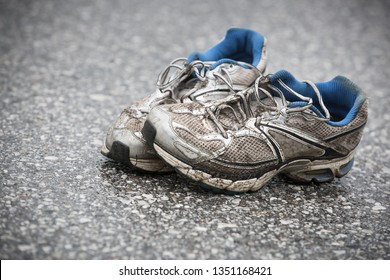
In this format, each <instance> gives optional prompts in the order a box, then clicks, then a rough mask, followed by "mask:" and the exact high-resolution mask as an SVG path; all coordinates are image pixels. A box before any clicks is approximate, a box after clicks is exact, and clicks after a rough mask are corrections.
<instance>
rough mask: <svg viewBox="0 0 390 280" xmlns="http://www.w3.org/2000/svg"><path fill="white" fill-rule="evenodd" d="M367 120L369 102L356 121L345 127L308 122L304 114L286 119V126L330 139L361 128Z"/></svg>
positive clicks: (361, 109) (362, 108)
mask: <svg viewBox="0 0 390 280" xmlns="http://www.w3.org/2000/svg"><path fill="white" fill-rule="evenodd" d="M366 120H367V102H365V103H364V104H363V105H362V107H361V108H360V110H359V113H358V114H357V115H356V117H355V119H354V120H353V121H351V122H350V123H349V124H347V125H345V126H339V127H337V126H332V125H329V124H327V123H326V122H323V121H319V120H315V119H313V120H310V121H308V120H306V119H305V118H304V117H303V116H302V114H292V115H290V116H288V117H287V118H286V125H288V126H290V127H294V128H297V129H300V130H302V131H304V132H306V133H309V134H312V135H314V136H316V137H318V138H321V139H323V138H328V137H331V136H332V135H334V134H337V133H340V132H342V131H345V130H347V129H349V128H351V127H354V126H359V125H362V124H363V123H365V122H366Z"/></svg>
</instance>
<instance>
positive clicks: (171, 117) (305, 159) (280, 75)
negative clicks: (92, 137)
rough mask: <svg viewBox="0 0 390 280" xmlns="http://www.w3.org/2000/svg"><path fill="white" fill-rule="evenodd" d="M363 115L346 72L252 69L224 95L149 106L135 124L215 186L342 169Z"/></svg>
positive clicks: (192, 174) (318, 176) (250, 185)
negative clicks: (243, 86)
mask: <svg viewBox="0 0 390 280" xmlns="http://www.w3.org/2000/svg"><path fill="white" fill-rule="evenodd" d="M366 122H367V100H366V96H365V95H364V93H363V92H362V90H361V89H360V88H358V87H357V86H356V85H355V84H354V83H352V82H351V81H350V80H348V79H347V78H345V77H342V76H337V77H336V78H334V79H332V80H330V81H328V82H322V83H316V84H315V83H313V82H310V81H304V82H300V81H297V80H296V79H295V78H294V77H293V76H292V75H291V74H290V73H289V72H287V71H279V72H277V73H275V74H273V75H269V76H267V77H259V78H258V79H257V80H256V82H255V85H254V86H253V87H250V88H248V89H247V90H244V91H242V92H239V93H237V94H235V95H231V96H228V97H227V98H225V99H223V100H219V101H216V102H209V103H207V104H200V103H198V102H192V103H187V104H174V105H164V106H159V107H156V108H153V109H152V110H151V111H150V113H149V115H148V118H147V121H146V123H145V126H144V130H143V131H142V132H143V134H144V136H145V138H146V140H147V141H148V142H149V143H150V144H151V145H153V146H154V148H155V150H156V152H157V153H158V154H159V155H160V156H161V157H162V158H163V159H164V160H165V161H166V162H167V163H169V164H170V165H172V166H173V167H175V168H176V170H177V171H179V172H180V173H182V174H184V175H185V176H187V177H189V178H191V179H192V180H195V181H197V182H199V183H200V184H201V185H203V186H208V187H211V188H213V189H214V190H215V189H217V190H227V191H232V192H246V191H255V190H258V189H259V188H261V187H262V186H264V185H265V184H266V183H267V182H268V180H270V179H271V178H272V177H274V176H276V175H277V174H279V173H283V174H285V175H287V176H288V177H290V178H292V179H294V180H296V181H299V182H311V181H314V182H328V181H331V180H333V179H334V178H335V177H342V176H344V175H346V174H347V173H348V172H349V171H350V169H351V168H352V165H353V160H354V155H355V151H356V147H357V145H358V144H359V142H360V139H361V137H362V133H363V128H364V126H365V124H366Z"/></svg>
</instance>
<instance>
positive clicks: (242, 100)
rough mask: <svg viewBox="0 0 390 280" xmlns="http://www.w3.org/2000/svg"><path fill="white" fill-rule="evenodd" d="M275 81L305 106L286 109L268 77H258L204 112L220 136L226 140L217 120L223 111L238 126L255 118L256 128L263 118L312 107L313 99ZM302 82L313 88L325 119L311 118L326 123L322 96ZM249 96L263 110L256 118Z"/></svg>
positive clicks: (326, 118)
mask: <svg viewBox="0 0 390 280" xmlns="http://www.w3.org/2000/svg"><path fill="white" fill-rule="evenodd" d="M224 81H225V79H224ZM226 81H227V80H226ZM277 81H278V83H279V84H280V85H281V86H282V87H283V88H285V89H286V90H287V91H288V92H290V93H291V94H293V95H295V96H296V97H297V98H298V99H300V100H302V101H304V102H306V103H307V104H306V105H304V106H299V107H294V108H291V107H288V103H289V102H288V101H287V100H286V97H285V95H284V94H283V92H282V91H281V90H280V89H279V88H277V87H276V86H274V85H272V84H271V83H270V82H269V77H268V76H262V75H260V76H259V77H258V78H257V79H256V80H255V83H254V86H253V87H251V88H249V89H246V90H243V91H240V92H237V93H235V94H234V95H233V96H230V97H228V98H225V99H223V100H221V101H219V102H218V103H213V104H211V105H209V106H208V107H207V108H206V111H207V113H208V115H209V117H210V119H211V120H212V121H213V122H214V123H215V124H216V126H217V127H218V129H219V130H220V131H221V133H222V135H223V136H224V137H225V138H227V136H228V134H227V132H226V129H225V128H224V125H223V124H222V123H221V122H220V121H219V120H218V116H219V115H220V112H221V110H223V109H230V110H232V112H233V115H234V117H235V118H236V120H237V121H238V122H239V123H240V124H243V123H244V122H246V121H247V120H248V119H250V118H256V120H255V125H256V126H258V125H259V124H260V122H261V120H262V119H263V118H265V117H267V118H277V117H278V116H279V115H280V114H282V115H286V114H288V113H291V112H303V111H305V110H307V109H309V108H311V107H312V106H313V99H312V98H310V97H307V96H303V95H301V94H299V93H297V92H296V91H294V90H293V89H292V88H290V87H289V86H287V85H286V84H285V83H284V82H283V81H282V80H280V79H278V80H277ZM227 82H228V81H227ZM303 82H305V83H307V84H308V85H309V86H310V87H312V88H313V90H314V92H315V93H316V96H317V98H318V103H319V105H320V106H321V109H322V110H323V112H324V113H325V117H317V116H313V117H314V118H316V119H319V120H321V121H328V120H329V119H330V113H329V110H328V109H327V108H326V106H325V104H324V101H323V99H322V96H321V93H320V91H319V89H318V88H317V86H316V85H315V84H314V83H313V82H311V81H307V80H305V81H303ZM264 85H266V86H264ZM267 87H268V88H269V89H270V90H272V91H273V92H275V93H276V94H277V96H276V97H279V98H280V101H279V102H280V103H281V105H279V103H278V102H277V101H276V99H275V98H276V97H275V96H274V95H272V93H271V92H270V91H268V90H267V89H266V88H267ZM260 93H262V94H260ZM250 96H254V98H255V100H256V101H257V102H258V103H257V104H258V105H259V106H261V107H263V109H264V112H263V113H261V114H260V115H258V116H255V115H254V114H253V112H252V110H251V106H250V102H251V100H250ZM265 99H266V100H271V101H272V102H273V103H274V104H273V105H267V104H265V103H264V100H265ZM232 103H236V105H237V110H238V112H239V113H240V115H241V117H242V118H239V115H238V114H237V112H236V110H235V109H234V108H233V107H232V105H229V104H232ZM241 104H242V105H243V108H244V110H242V106H241Z"/></svg>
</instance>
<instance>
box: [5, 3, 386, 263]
mask: <svg viewBox="0 0 390 280" xmlns="http://www.w3.org/2000/svg"><path fill="white" fill-rule="evenodd" d="M389 11H390V2H389V1H379V0H373V1H363V0H361V1H358V0H357V1H354V0H335V1H309V0H300V1H280V0H278V1H203V0H201V1H187V0H185V1H181V0H174V1H127V0H119V1H117V0H115V1H108V0H107V1H104V0H99V1H89V0H81V1H76V0H71V1H49V0H47V1H44V0H37V1H22V0H15V1H5V0H0V97H1V98H0V201H1V204H0V258H1V259H390V240H389V221H390V217H389V213H390V211H389V207H390V205H389V195H390V183H389V180H390V164H389V162H390V141H389V138H390V135H389V121H390V113H389V108H390V98H389V77H390V67H389V65H390V55H389V53H390V52H389V50H390V33H389V30H390V21H389V20H388V15H389ZM231 26H239V27H247V28H251V29H254V30H257V31H258V32H260V33H262V34H263V35H265V36H266V37H267V38H268V65H269V66H268V72H269V73H272V72H275V71H277V70H280V69H287V70H289V71H290V72H292V73H293V74H294V75H295V76H296V77H297V78H298V79H301V80H302V79H308V80H312V81H326V80H329V79H331V78H333V77H334V76H336V75H344V76H346V77H348V78H350V79H351V80H353V81H354V82H356V83H357V84H358V85H359V86H361V87H362V88H363V89H364V90H365V92H366V93H367V96H368V98H369V101H370V103H369V120H368V123H367V126H366V128H365V133H364V136H363V139H362V141H361V143H360V146H359V148H358V151H357V154H356V157H355V164H354V167H353V169H352V170H351V172H350V173H349V174H348V175H347V176H345V177H343V178H341V179H336V180H335V181H333V182H331V183H326V184H320V185H316V184H309V185H298V184H294V183H292V182H289V181H288V180H286V179H285V178H282V177H276V178H274V179H272V180H271V181H270V182H269V184H267V185H266V186H265V187H264V188H263V189H261V190H259V191H257V192H253V193H246V194H242V195H233V196H229V195H221V194H214V193H212V192H207V191H204V190H202V189H200V188H199V187H197V186H196V185H195V184H193V183H191V182H189V181H187V180H186V179H185V178H183V177H180V176H179V175H177V174H175V173H173V174H168V175H155V174H142V173H139V172H135V171H134V170H132V169H130V168H127V167H124V166H122V165H120V164H117V163H115V162H112V161H110V160H108V159H106V158H105V157H103V156H102V155H101V154H100V147H101V145H102V140H103V139H104V137H105V133H106V131H107V129H108V127H109V125H110V123H111V122H112V121H113V120H114V119H115V118H116V117H117V116H118V115H119V114H120V112H121V111H122V109H124V108H125V107H126V106H128V105H130V104H131V103H133V102H135V101H136V100H138V99H139V98H141V97H143V96H145V95H147V94H149V93H151V92H152V91H153V90H154V85H155V82H156V79H157V75H158V74H159V72H160V71H161V70H162V69H163V68H164V67H165V66H166V65H167V64H168V63H169V62H170V61H171V60H173V59H175V58H177V57H185V56H187V55H188V54H189V53H190V52H192V51H194V50H201V51H203V50H205V49H207V48H209V47H210V46H212V45H214V44H216V43H217V42H218V41H219V40H221V39H222V37H223V36H224V34H225V32H226V30H227V29H228V28H229V27H231Z"/></svg>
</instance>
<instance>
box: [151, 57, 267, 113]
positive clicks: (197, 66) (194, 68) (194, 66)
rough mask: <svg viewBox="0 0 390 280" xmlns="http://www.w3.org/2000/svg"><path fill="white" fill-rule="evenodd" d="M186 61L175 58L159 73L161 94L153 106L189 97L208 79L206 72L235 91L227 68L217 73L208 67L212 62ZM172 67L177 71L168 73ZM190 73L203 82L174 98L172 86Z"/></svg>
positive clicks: (242, 65)
mask: <svg viewBox="0 0 390 280" xmlns="http://www.w3.org/2000/svg"><path fill="white" fill-rule="evenodd" d="M186 61H187V59H186V58H178V59H175V60H173V61H172V62H171V63H170V64H169V65H168V66H167V67H166V68H165V69H164V70H163V71H162V72H161V73H160V75H159V76H158V80H157V88H158V90H159V91H160V92H161V93H162V95H160V96H159V97H158V98H156V100H154V101H153V103H152V104H153V106H155V105H159V104H161V103H163V102H164V103H178V102H183V100H184V99H185V98H187V97H189V96H190V95H192V94H193V93H194V92H196V91H197V90H199V88H201V87H202V85H203V84H204V82H205V81H206V80H207V79H210V76H209V75H208V73H211V75H212V76H213V77H214V79H219V80H221V81H222V82H223V83H225V84H226V85H227V86H228V88H229V90H230V91H231V92H232V93H233V94H236V91H235V90H234V88H233V80H232V78H231V76H230V74H229V72H228V70H227V69H225V68H224V67H221V68H219V71H220V73H219V72H217V71H215V70H214V69H213V70H211V69H210V66H211V65H212V62H209V61H200V60H194V61H192V62H190V63H189V64H186ZM231 64H232V63H231ZM234 64H236V65H239V66H241V67H244V68H250V69H254V70H255V71H258V73H259V74H260V71H259V70H258V69H257V68H256V67H255V66H253V65H251V64H248V63H244V62H237V63H234ZM232 65H233V64H232ZM172 69H174V70H175V69H177V71H176V73H174V74H173V75H169V73H170V72H171V71H172ZM192 74H195V76H196V78H197V79H198V81H200V82H203V83H197V84H196V85H195V86H194V87H193V88H192V89H191V90H189V91H188V92H186V93H184V94H183V95H181V96H180V98H179V99H177V98H174V97H173V88H174V87H175V86H177V85H178V84H179V83H181V82H182V81H184V80H185V79H187V78H188V77H189V76H191V75H192Z"/></svg>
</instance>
